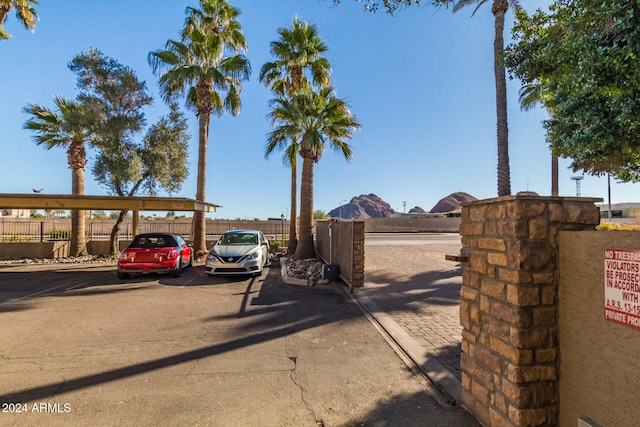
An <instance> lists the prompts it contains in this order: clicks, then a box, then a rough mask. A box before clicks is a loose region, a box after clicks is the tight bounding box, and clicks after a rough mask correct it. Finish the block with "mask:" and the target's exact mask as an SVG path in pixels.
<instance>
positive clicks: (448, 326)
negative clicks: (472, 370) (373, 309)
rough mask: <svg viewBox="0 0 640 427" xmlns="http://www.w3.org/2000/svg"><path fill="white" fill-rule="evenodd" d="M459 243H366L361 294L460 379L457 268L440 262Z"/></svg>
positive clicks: (459, 279) (459, 273)
mask: <svg viewBox="0 0 640 427" xmlns="http://www.w3.org/2000/svg"><path fill="white" fill-rule="evenodd" d="M460 247H461V245H460V243H459V242H452V243H451V244H448V243H445V244H416V243H413V244H411V245H376V244H372V245H366V244H365V286H364V288H358V289H356V290H355V291H354V292H355V293H357V294H360V295H365V296H366V297H367V298H369V299H370V300H371V301H372V302H374V303H375V304H376V305H377V306H378V308H380V309H381V310H382V311H384V312H385V313H386V314H387V315H388V316H390V317H391V319H393V321H395V322H396V323H397V324H398V325H399V326H400V327H401V328H402V329H404V330H405V331H406V332H407V333H408V334H409V335H410V336H411V338H413V339H414V340H415V341H416V342H417V343H418V344H420V345H421V346H422V347H423V348H424V350H425V351H426V353H427V354H428V355H429V357H433V358H434V359H435V360H437V361H438V362H439V363H440V364H441V365H442V366H443V367H445V368H446V369H447V370H448V371H449V372H451V374H453V376H454V377H456V378H457V379H458V381H460V380H461V370H460V352H461V350H460V342H461V339H462V337H461V332H462V327H461V326H460V316H459V303H460V287H461V284H462V269H461V268H460V265H459V264H456V263H455V262H451V261H446V260H445V255H446V254H457V253H459V252H460Z"/></svg>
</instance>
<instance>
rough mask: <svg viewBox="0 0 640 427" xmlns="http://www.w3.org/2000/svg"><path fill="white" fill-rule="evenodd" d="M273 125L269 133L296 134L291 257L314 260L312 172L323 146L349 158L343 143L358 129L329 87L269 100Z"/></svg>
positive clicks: (341, 102) (358, 125) (345, 104)
mask: <svg viewBox="0 0 640 427" xmlns="http://www.w3.org/2000/svg"><path fill="white" fill-rule="evenodd" d="M272 103H273V114H274V117H276V120H275V124H276V125H277V126H276V127H275V129H274V130H273V131H272V132H280V128H281V127H283V128H286V130H284V131H283V133H285V134H289V135H291V134H296V135H300V156H301V157H302V181H301V185H300V236H299V241H298V246H297V248H296V252H295V256H296V257H298V258H314V257H315V246H314V243H313V232H312V229H313V169H314V164H315V163H316V162H318V160H319V159H320V157H321V156H322V154H323V153H324V151H325V149H326V148H327V146H329V148H332V149H333V150H334V151H337V152H340V153H342V154H343V155H344V157H345V158H346V159H347V160H350V159H351V158H352V157H353V152H352V149H351V146H350V145H349V144H348V143H347V142H346V140H347V139H348V138H350V137H351V135H352V134H353V132H354V131H355V130H356V129H358V128H359V127H360V124H359V123H358V121H357V120H356V118H355V117H354V116H353V115H352V114H351V112H350V111H349V105H348V104H347V103H346V101H344V100H342V99H339V98H337V97H336V96H335V92H334V90H333V88H331V87H327V88H323V89H320V91H319V92H315V91H313V90H310V89H309V90H306V91H304V92H302V93H300V94H298V95H295V96H293V97H292V98H291V99H284V98H277V99H274V100H273V101H272Z"/></svg>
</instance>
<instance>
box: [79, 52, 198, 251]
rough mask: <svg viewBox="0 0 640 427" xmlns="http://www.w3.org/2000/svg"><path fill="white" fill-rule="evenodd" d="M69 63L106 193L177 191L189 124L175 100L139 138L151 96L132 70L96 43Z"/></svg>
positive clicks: (123, 215)
mask: <svg viewBox="0 0 640 427" xmlns="http://www.w3.org/2000/svg"><path fill="white" fill-rule="evenodd" d="M69 68H70V69H71V71H73V72H74V73H76V75H77V86H78V88H79V89H80V95H78V99H79V100H81V101H82V103H83V105H84V106H85V108H86V109H87V110H88V111H90V112H91V119H92V123H93V130H94V144H95V146H96V148H97V149H98V155H97V157H96V161H95V163H94V165H93V174H94V176H95V177H96V179H97V181H98V182H99V183H100V184H101V185H103V186H104V187H105V188H106V189H107V190H108V191H109V192H110V193H112V194H117V195H118V196H134V195H136V194H138V193H139V192H144V193H146V194H156V193H157V192H158V191H159V190H160V189H162V190H166V191H167V192H169V193H171V192H174V191H177V190H178V189H179V188H180V186H181V185H182V182H183V181H184V179H185V177H186V175H187V169H186V158H187V145H188V134H187V124H186V120H185V119H184V116H183V115H182V113H181V112H180V111H179V110H178V107H177V105H176V104H175V103H170V105H169V108H170V113H169V114H168V115H166V116H163V117H161V118H160V119H159V120H158V122H157V123H156V124H154V125H153V126H151V127H150V128H149V129H148V131H147V133H146V135H145V136H144V138H143V139H142V142H139V134H140V133H141V132H143V131H144V128H145V126H146V120H145V117H144V112H143V109H144V107H146V106H148V105H149V104H151V102H152V101H153V98H152V97H151V96H150V95H149V94H148V92H147V88H146V85H145V83H144V82H141V81H139V80H138V78H137V76H136V74H135V72H134V71H133V70H131V69H130V68H129V67H126V66H124V65H122V64H120V63H119V62H118V61H117V60H115V59H113V58H110V57H108V56H106V55H104V54H103V53H102V52H100V51H98V50H96V49H90V50H89V51H88V52H86V53H81V54H79V55H77V56H76V57H75V58H74V59H73V60H72V61H71V62H70V63H69ZM127 213H128V212H127V210H123V211H120V213H119V215H118V218H117V221H116V223H115V225H114V227H113V229H112V232H111V239H110V247H111V251H112V253H117V252H119V245H118V241H117V236H118V234H119V233H118V232H119V229H120V226H121V224H122V222H123V221H124V219H125V218H126V216H127Z"/></svg>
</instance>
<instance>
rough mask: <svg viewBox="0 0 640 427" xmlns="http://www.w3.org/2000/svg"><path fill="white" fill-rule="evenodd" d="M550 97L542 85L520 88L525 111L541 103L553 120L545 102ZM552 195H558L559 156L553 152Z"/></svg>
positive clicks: (521, 104)
mask: <svg viewBox="0 0 640 427" xmlns="http://www.w3.org/2000/svg"><path fill="white" fill-rule="evenodd" d="M549 96H550V93H549V92H548V91H547V90H546V89H545V87H544V85H543V84H542V83H540V82H536V83H528V84H525V85H524V86H522V87H521V88H520V98H519V101H520V108H521V109H522V110H524V111H529V110H530V109H532V108H533V107H534V106H536V105H537V104H538V103H541V104H542V105H544V106H545V108H546V109H547V111H548V112H549V115H550V116H551V118H553V111H552V110H551V109H550V108H549V107H547V105H548V103H546V102H545V100H546V99H547V98H549ZM551 195H552V196H557V195H558V156H556V155H555V154H553V152H552V153H551Z"/></svg>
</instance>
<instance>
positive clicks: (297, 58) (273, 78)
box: [259, 17, 331, 254]
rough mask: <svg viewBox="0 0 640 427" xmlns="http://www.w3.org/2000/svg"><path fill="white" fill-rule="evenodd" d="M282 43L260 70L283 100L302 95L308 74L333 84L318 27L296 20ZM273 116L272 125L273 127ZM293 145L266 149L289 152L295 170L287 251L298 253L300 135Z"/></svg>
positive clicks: (291, 138)
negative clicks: (271, 58)
mask: <svg viewBox="0 0 640 427" xmlns="http://www.w3.org/2000/svg"><path fill="white" fill-rule="evenodd" d="M277 33H278V35H279V38H278V40H276V41H273V42H271V49H270V50H271V55H272V56H273V57H274V58H275V60H274V61H271V62H267V63H265V64H264V65H263V66H262V68H261V69H260V78H259V79H260V81H261V82H264V84H265V86H267V87H270V88H271V90H272V91H273V92H274V93H275V94H277V95H278V96H280V97H283V98H284V97H286V98H289V99H290V98H291V97H292V96H295V95H296V94H299V93H300V92H301V90H303V88H304V87H305V86H307V85H308V84H309V79H307V78H306V77H305V71H307V72H308V74H310V77H311V79H310V80H311V82H312V83H313V84H314V85H316V86H317V87H326V86H328V85H329V83H330V74H331V65H330V64H329V61H328V60H327V59H326V58H324V57H323V56H322V55H323V54H324V53H325V52H326V51H327V49H328V47H327V45H326V44H325V43H324V42H323V41H322V39H321V38H320V36H319V35H318V28H317V26H316V25H315V24H314V25H309V24H308V23H307V22H302V21H300V20H299V19H298V17H294V18H293V23H292V24H291V28H287V27H279V28H278V29H277ZM273 119H274V117H272V124H273ZM287 136H288V140H289V142H290V145H289V146H288V147H287V146H286V144H284V141H283V140H278V142H277V143H275V141H274V140H272V139H270V140H269V141H268V143H267V146H266V148H265V157H268V156H269V155H270V154H271V153H272V152H273V151H274V150H275V149H282V150H284V151H285V155H284V156H283V161H284V163H285V164H288V165H289V166H290V167H291V206H290V209H291V211H290V212H291V220H290V222H289V243H288V249H287V251H288V252H289V253H290V254H293V253H295V250H296V246H297V237H296V233H297V197H296V192H297V174H298V171H297V161H296V160H297V156H298V151H299V148H298V135H293V134H292V135H287Z"/></svg>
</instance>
